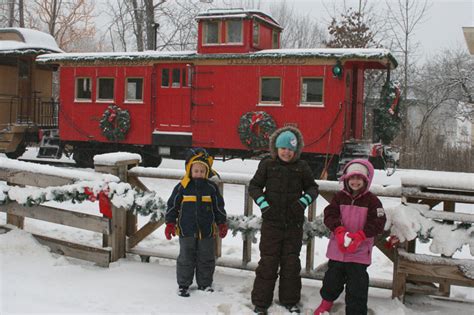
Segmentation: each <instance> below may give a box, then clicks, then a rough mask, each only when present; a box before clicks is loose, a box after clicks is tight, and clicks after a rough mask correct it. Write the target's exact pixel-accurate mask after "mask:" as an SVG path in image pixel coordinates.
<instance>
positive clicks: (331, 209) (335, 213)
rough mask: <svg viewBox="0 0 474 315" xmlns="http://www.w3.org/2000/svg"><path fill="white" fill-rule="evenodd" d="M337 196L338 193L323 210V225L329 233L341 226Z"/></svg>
mask: <svg viewBox="0 0 474 315" xmlns="http://www.w3.org/2000/svg"><path fill="white" fill-rule="evenodd" d="M338 194H339V193H337V194H336V195H335V196H334V197H333V198H332V200H331V202H330V203H329V205H327V207H326V208H325V209H324V225H326V226H327V228H328V229H329V230H330V231H331V232H333V231H334V229H336V228H337V227H338V226H341V225H342V222H341V209H340V204H339V198H338Z"/></svg>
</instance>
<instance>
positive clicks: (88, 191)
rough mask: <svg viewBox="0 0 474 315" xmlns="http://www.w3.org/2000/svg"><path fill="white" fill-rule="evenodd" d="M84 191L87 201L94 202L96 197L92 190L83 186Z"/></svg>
mask: <svg viewBox="0 0 474 315" xmlns="http://www.w3.org/2000/svg"><path fill="white" fill-rule="evenodd" d="M84 193H85V194H86V195H87V199H88V200H89V201H92V202H94V201H96V200H97V197H96V196H95V195H94V192H93V191H92V190H91V189H90V188H89V187H86V188H84Z"/></svg>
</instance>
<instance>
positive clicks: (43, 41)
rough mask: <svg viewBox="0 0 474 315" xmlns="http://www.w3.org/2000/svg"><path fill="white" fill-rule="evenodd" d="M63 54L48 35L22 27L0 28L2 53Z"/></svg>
mask: <svg viewBox="0 0 474 315" xmlns="http://www.w3.org/2000/svg"><path fill="white" fill-rule="evenodd" d="M50 52H58V53H61V52H63V51H62V50H61V49H59V47H58V44H57V43H56V41H55V40H54V38H53V37H52V36H51V35H49V34H46V33H43V32H40V31H37V30H33V29H28V28H20V27H9V28H0V53H2V54H7V53H21V54H30V53H31V54H35V53H36V54H38V53H50Z"/></svg>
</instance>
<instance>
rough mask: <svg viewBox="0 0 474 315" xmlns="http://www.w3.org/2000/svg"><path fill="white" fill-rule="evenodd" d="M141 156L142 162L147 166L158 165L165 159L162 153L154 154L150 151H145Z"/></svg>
mask: <svg viewBox="0 0 474 315" xmlns="http://www.w3.org/2000/svg"><path fill="white" fill-rule="evenodd" d="M141 156H142V164H143V166H145V167H158V166H160V164H161V162H162V161H163V158H162V157H161V156H160V155H153V154H150V153H148V152H143V153H142V154H141Z"/></svg>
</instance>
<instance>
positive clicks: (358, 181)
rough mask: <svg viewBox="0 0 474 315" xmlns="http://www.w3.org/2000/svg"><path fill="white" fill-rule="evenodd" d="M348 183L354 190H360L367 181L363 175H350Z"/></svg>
mask: <svg viewBox="0 0 474 315" xmlns="http://www.w3.org/2000/svg"><path fill="white" fill-rule="evenodd" d="M347 183H348V184H349V187H350V188H351V189H352V191H354V192H358V191H360V190H361V189H362V188H364V187H365V181H364V177H363V176H361V175H352V176H351V177H349V179H348V180H347Z"/></svg>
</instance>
